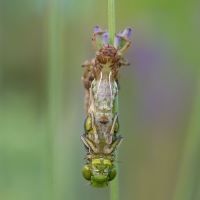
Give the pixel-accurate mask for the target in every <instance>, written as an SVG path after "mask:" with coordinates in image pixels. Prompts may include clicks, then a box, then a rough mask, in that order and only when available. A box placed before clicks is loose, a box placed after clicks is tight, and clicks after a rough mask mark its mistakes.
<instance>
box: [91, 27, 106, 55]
mask: <svg viewBox="0 0 200 200" xmlns="http://www.w3.org/2000/svg"><path fill="white" fill-rule="evenodd" d="M103 33H105V31H97V32H95V33H93V34H92V47H93V49H94V50H95V51H98V50H99V49H98V47H97V44H96V35H102V34H103Z"/></svg>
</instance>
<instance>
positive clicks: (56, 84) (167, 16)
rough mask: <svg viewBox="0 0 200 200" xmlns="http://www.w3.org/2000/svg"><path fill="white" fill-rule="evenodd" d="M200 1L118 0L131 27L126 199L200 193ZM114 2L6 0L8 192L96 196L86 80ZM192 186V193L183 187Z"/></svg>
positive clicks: (119, 15) (2, 109) (1, 164)
mask: <svg viewBox="0 0 200 200" xmlns="http://www.w3.org/2000/svg"><path fill="white" fill-rule="evenodd" d="M199 13H200V12H199V2H198V1H181V0H176V1H174V0H168V1H167V0H165V1H158V0H154V1H153V0H152V1H149V0H142V1H141V0H140V1H139V0H138V1H132V0H126V1H122V0H121V1H120V0H116V31H117V33H118V32H119V31H120V30H123V29H124V28H125V27H131V28H132V30H133V36H132V38H131V40H132V44H131V46H130V48H129V49H128V50H127V51H126V53H125V55H124V57H125V58H128V59H129V61H130V62H131V66H130V67H124V68H122V69H121V79H120V86H121V89H120V93H119V110H120V116H119V120H120V125H121V126H120V134H121V135H123V136H124V141H123V143H122V145H121V146H120V148H119V160H120V161H121V163H120V164H119V180H120V183H119V185H120V191H119V193H120V199H123V200H133V199H137V200H151V199H152V200H169V199H173V200H198V199H200V193H199V191H200V189H199V188H200V171H199V168H200V157H199V153H200V148H199V147H198V142H199V141H200V136H199V135H200V131H199V123H198V119H199V118H200V109H199V106H198V99H199V96H200V87H199V83H198V79H199V78H200V71H199V63H200V62H199V55H200V48H199V47H200V40H199V35H200V26H199V20H200V14H199ZM94 25H100V26H101V27H102V28H103V29H106V28H107V1H106V0H103V1H94V0H85V1H75V0H70V1H69V0H62V1H61V0H49V1H46V0H34V1H31V0H29V1H27V0H18V1H14V0H1V1H0V136H1V139H0V199H2V200H35V199H38V200H51V199H52V200H65V199H73V200H78V199H87V200H93V199H94V197H95V199H96V200H100V199H108V198H109V187H107V188H105V189H96V188H93V187H91V186H89V185H86V182H85V181H84V179H83V178H82V175H81V169H82V166H83V165H84V164H85V161H84V156H85V150H84V147H83V144H82V142H81V141H80V137H79V136H80V134H82V133H83V131H84V129H83V123H84V118H85V116H84V109H83V100H84V88H83V86H82V85H81V81H80V77H81V75H82V73H83V69H81V67H80V65H81V63H82V62H83V61H85V60H86V59H90V58H92V57H93V56H94V52H93V50H92V46H91V34H92V31H93V26H94ZM181 195H182V196H181Z"/></svg>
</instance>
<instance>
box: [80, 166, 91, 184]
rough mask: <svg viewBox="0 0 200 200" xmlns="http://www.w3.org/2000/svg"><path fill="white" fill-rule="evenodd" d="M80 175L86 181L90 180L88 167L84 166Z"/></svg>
mask: <svg viewBox="0 0 200 200" xmlns="http://www.w3.org/2000/svg"><path fill="white" fill-rule="evenodd" d="M82 175H83V177H84V178H85V179H86V180H91V176H92V174H91V171H90V167H89V166H88V165H84V166H83V168H82Z"/></svg>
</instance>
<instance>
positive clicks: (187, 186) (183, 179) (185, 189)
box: [173, 79, 200, 200]
mask: <svg viewBox="0 0 200 200" xmlns="http://www.w3.org/2000/svg"><path fill="white" fill-rule="evenodd" d="M197 84H198V85H197V88H196V89H197V90H196V95H195V98H194V107H193V111H192V115H191V118H190V123H189V126H188V131H187V135H186V138H185V146H184V149H183V157H182V160H181V163H180V170H179V174H178V180H177V185H176V190H175V194H174V198H173V200H189V199H194V195H198V193H197V192H198V189H197V185H198V184H197V182H198V178H197V174H198V172H199V163H198V162H199V151H200V147H199V141H200V126H199V119H200V79H199V81H198V83H197Z"/></svg>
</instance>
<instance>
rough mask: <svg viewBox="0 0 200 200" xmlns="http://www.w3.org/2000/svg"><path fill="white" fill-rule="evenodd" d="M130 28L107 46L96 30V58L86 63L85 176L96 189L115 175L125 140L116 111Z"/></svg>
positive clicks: (93, 43) (106, 36) (98, 30)
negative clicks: (118, 151) (116, 161)
mask: <svg viewBox="0 0 200 200" xmlns="http://www.w3.org/2000/svg"><path fill="white" fill-rule="evenodd" d="M130 35H131V29H130V28H126V29H125V30H124V31H123V32H120V33H119V34H116V35H115V38H114V45H111V44H109V43H108V32H107V31H106V30H104V31H103V30H101V28H100V27H99V26H95V27H94V33H93V34H92V46H93V49H94V51H95V58H93V59H91V60H86V61H85V62H84V63H83V64H82V67H85V71H84V73H83V76H82V83H83V85H84V87H85V89H86V95H85V112H86V115H87V117H86V120H85V124H84V128H85V133H84V134H82V135H81V140H82V142H83V143H84V145H85V147H86V150H87V155H86V158H85V159H86V161H87V163H86V164H85V165H84V166H83V168H82V175H83V177H84V178H85V179H86V180H89V181H90V182H91V185H92V186H94V187H105V186H107V185H108V183H109V181H112V180H113V179H114V178H115V176H116V173H117V172H116V168H115V166H114V164H113V162H114V158H115V154H116V151H117V149H118V147H119V146H120V144H121V143H122V141H123V137H122V136H120V135H119V136H118V134H117V133H118V131H119V120H118V113H117V112H115V113H114V112H113V110H114V109H113V106H114V102H115V100H116V97H117V95H118V89H119V68H120V67H121V66H125V65H129V62H128V61H127V60H125V59H124V58H123V57H122V54H123V53H124V52H125V50H126V49H127V48H128V47H129V46H130V44H131V41H130V39H129V38H130Z"/></svg>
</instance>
